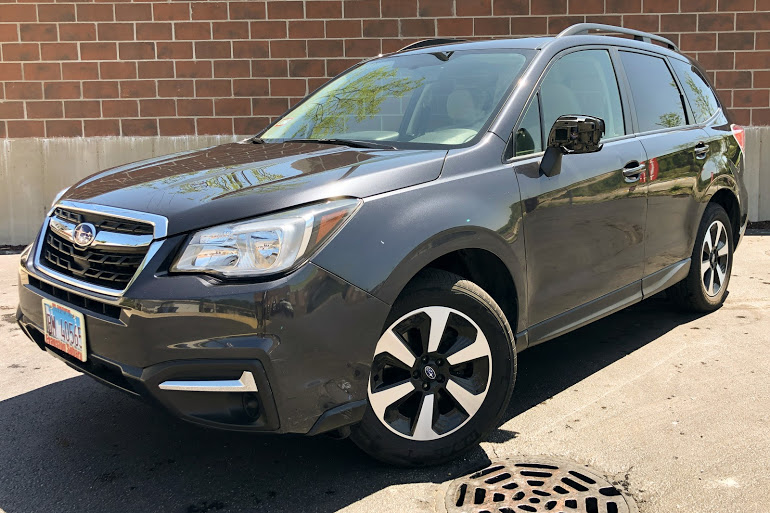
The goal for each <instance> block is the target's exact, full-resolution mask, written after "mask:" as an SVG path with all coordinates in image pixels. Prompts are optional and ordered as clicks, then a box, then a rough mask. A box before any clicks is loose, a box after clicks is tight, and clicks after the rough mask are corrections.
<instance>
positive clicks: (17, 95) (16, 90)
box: [5, 82, 43, 100]
mask: <svg viewBox="0 0 770 513" xmlns="http://www.w3.org/2000/svg"><path fill="white" fill-rule="evenodd" d="M42 97H43V87H42V84H41V83H40V82H6V83H5V98H6V99H7V100H39V99H41V98H42Z"/></svg>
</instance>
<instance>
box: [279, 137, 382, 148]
mask: <svg viewBox="0 0 770 513" xmlns="http://www.w3.org/2000/svg"><path fill="white" fill-rule="evenodd" d="M283 142H287V143H288V142H291V143H318V144H337V145H339V146H349V147H350V148H375V149H380V150H395V149H396V147H395V146H391V145H389V144H382V143H377V142H373V141H357V140H355V139H287V140H285V141H283Z"/></svg>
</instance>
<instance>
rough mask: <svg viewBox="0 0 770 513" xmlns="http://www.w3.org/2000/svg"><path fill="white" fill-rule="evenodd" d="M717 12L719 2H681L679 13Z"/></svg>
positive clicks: (685, 0)
mask: <svg viewBox="0 0 770 513" xmlns="http://www.w3.org/2000/svg"><path fill="white" fill-rule="evenodd" d="M645 1H646V0H645ZM661 1H664V0H661ZM674 9H676V8H674ZM716 10H717V0H680V2H679V12H714V11H716ZM669 12H670V11H669Z"/></svg>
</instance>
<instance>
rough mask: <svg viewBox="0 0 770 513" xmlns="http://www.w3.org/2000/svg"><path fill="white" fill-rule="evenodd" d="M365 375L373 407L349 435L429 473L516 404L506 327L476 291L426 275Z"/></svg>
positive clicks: (380, 455) (401, 302)
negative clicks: (430, 467) (511, 403)
mask: <svg viewBox="0 0 770 513" xmlns="http://www.w3.org/2000/svg"><path fill="white" fill-rule="evenodd" d="M386 324H387V328H386V329H385V331H384V332H383V334H382V336H381V337H380V340H379V341H378V343H377V346H376V348H375V353H374V360H373V362H372V367H371V373H370V377H369V390H368V398H369V407H368V408H367V411H366V413H365V415H364V418H363V420H362V421H361V423H360V424H359V425H357V426H356V427H355V428H354V429H353V431H352V434H351V438H352V439H353V441H354V442H355V443H356V444H357V445H358V446H359V447H360V448H362V449H363V450H364V451H366V452H367V453H369V454H370V455H372V456H374V457H375V458H377V459H380V460H382V461H385V462H388V463H392V464H397V465H410V466H418V465H431V464H436V463H440V462H442V461H446V460H447V459H450V458H452V457H454V456H456V455H458V454H460V453H461V452H463V451H465V450H467V449H468V448H470V447H472V446H473V445H475V444H476V443H478V442H479V440H480V439H481V438H482V437H483V436H484V435H485V434H487V433H488V432H489V431H490V430H491V429H493V428H495V427H496V425H497V422H498V421H499V419H500V417H501V416H502V414H503V412H504V411H505V407H506V406H507V404H508V400H509V399H510V395H511V391H512V390H513V383H514V380H515V376H516V355H515V350H514V339H513V333H512V331H511V328H510V325H509V324H508V321H507V319H506V318H505V316H504V315H503V313H502V311H501V310H500V307H499V306H498V305H497V304H496V303H495V301H494V300H493V299H492V298H491V297H490V296H489V295H488V294H487V293H486V292H484V290H482V289H481V288H480V287H478V286H477V285H476V284H474V283H472V282H470V281H467V280H464V279H462V278H461V277H459V276H457V275H454V274H451V273H447V272H444V271H435V270H429V271H425V272H423V273H422V274H421V275H420V276H419V277H418V278H417V279H415V281H414V282H413V283H412V284H411V285H410V286H409V287H408V288H407V289H406V290H405V291H404V293H403V294H402V295H401V297H400V298H399V299H398V301H396V303H395V304H394V305H393V309H392V311H391V314H390V316H389V319H388V321H387V323H386Z"/></svg>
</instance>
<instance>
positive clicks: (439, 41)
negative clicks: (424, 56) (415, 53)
mask: <svg viewBox="0 0 770 513" xmlns="http://www.w3.org/2000/svg"><path fill="white" fill-rule="evenodd" d="M466 41H467V39H455V38H451V37H436V38H432V39H423V40H422V41H416V42H414V43H412V44H410V45H406V46H405V47H403V48H402V49H400V50H399V52H405V51H407V50H414V49H416V48H425V47H426V46H439V45H446V44H450V43H464V42H466Z"/></svg>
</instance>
